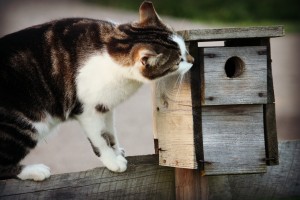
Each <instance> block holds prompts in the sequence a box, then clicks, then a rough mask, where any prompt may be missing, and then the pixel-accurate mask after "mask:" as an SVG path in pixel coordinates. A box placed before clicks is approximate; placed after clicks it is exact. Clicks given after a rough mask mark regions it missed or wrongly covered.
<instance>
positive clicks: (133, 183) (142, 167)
mask: <svg viewBox="0 0 300 200" xmlns="http://www.w3.org/2000/svg"><path fill="white" fill-rule="evenodd" d="M279 150H280V151H279V156H280V165H277V166H270V167H268V170H267V173H264V174H247V175H224V176H207V177H205V178H207V181H208V183H207V185H208V188H207V190H204V191H203V192H204V194H205V193H206V196H207V195H208V199H216V200H219V199H244V200H248V199H249V200H252V199H300V141H288V142H281V143H280V144H279ZM128 160H129V167H128V170H127V171H126V172H125V173H112V172H110V171H108V170H107V169H105V168H96V169H93V170H89V171H84V172H77V173H69V174H59V175H53V176H52V177H51V178H50V179H48V180H46V181H43V182H33V181H20V180H14V179H10V180H3V181H0V199H160V200H164V199H175V173H174V171H175V170H174V168H170V167H161V166H158V156H157V155H147V156H136V157H128ZM177 173H179V171H177ZM195 173H197V172H196V171H195ZM202 178H203V177H202ZM184 181H185V184H187V185H183V187H186V188H193V186H191V185H189V184H191V183H190V181H189V180H184ZM184 181H183V182H184ZM198 185H199V182H198ZM178 187H181V186H180V185H177V188H176V189H180V188H178ZM186 191H187V190H186ZM199 191H200V190H199ZM200 195H203V193H202V194H200ZM180 199H186V198H184V196H183V197H182V198H181V197H180Z"/></svg>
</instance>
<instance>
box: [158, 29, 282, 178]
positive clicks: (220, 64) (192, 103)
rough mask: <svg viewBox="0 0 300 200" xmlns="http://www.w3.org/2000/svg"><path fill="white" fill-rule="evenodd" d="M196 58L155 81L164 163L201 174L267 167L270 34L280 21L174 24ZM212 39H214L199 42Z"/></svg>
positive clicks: (274, 158)
mask: <svg viewBox="0 0 300 200" xmlns="http://www.w3.org/2000/svg"><path fill="white" fill-rule="evenodd" d="M179 34H180V35H182V36H183V38H184V39H185V41H186V44H187V46H188V47H189V51H190V54H191V55H192V56H193V57H194V58H195V63H194V65H193V67H192V69H191V70H190V72H189V73H188V74H187V75H186V76H185V77H183V78H182V79H181V77H178V76H171V77H168V78H166V79H162V80H160V81H158V82H157V83H156V84H155V85H154V87H153V90H154V106H153V108H154V110H153V113H154V135H155V138H156V139H157V149H158V152H159V163H160V165H163V166H172V167H178V168H189V169H197V168H198V169H201V170H202V171H203V172H204V173H205V174H206V175H217V174H240V173H261V172H266V166H267V165H276V164H278V144H277V133H276V121H275V104H274V103H275V98H274V90H273V79H272V68H271V62H272V60H271V52H270V38H272V37H280V36H283V35H284V29H283V27H282V26H275V27H250V28H225V29H201V30H187V31H180V32H179ZM212 41H214V42H215V41H219V42H221V45H219V43H218V45H217V46H205V47H203V46H202V42H212Z"/></svg>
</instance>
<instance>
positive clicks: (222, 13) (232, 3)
mask: <svg viewBox="0 0 300 200" xmlns="http://www.w3.org/2000/svg"><path fill="white" fill-rule="evenodd" d="M82 1H85V2H89V3H94V4H98V5H102V6H103V5H104V6H110V7H116V8H122V9H127V10H134V11H136V10H137V5H140V3H141V2H142V0H130V1H124V0H82ZM152 2H153V3H154V4H155V8H156V10H157V11H158V13H160V14H161V15H169V16H173V17H178V18H187V19H190V20H193V21H198V22H204V23H209V24H217V25H219V24H232V25H239V26H240V25H275V24H276V25H278V24H283V25H285V28H286V30H287V32H300V26H299V25H300V12H299V6H298V5H299V1H298V0H284V1H283V0H184V1H174V0H163V1H162V0H153V1H152Z"/></svg>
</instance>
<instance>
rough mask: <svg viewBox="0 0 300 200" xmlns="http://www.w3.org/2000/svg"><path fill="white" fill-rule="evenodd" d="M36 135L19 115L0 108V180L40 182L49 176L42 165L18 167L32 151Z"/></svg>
mask: <svg viewBox="0 0 300 200" xmlns="http://www.w3.org/2000/svg"><path fill="white" fill-rule="evenodd" d="M37 141H38V133H37V130H36V129H35V127H34V126H33V124H32V123H31V122H30V121H29V120H27V118H25V117H22V116H21V115H20V114H17V113H13V112H8V111H7V110H4V109H1V108H0V178H1V179H4V178H19V179H22V180H27V179H30V180H35V181H42V180H44V179H46V178H48V177H49V176H50V169H49V168H48V167H47V166H45V165H43V164H38V165H28V166H23V165H20V164H19V163H20V161H21V160H22V159H23V158H24V157H25V156H26V155H27V154H28V153H29V152H30V150H31V149H33V148H34V147H35V146H36V144H37Z"/></svg>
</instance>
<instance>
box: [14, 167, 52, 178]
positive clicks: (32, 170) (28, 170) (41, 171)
mask: <svg viewBox="0 0 300 200" xmlns="http://www.w3.org/2000/svg"><path fill="white" fill-rule="evenodd" d="M50 175H51V173H50V168H49V167H47V166H46V165H44V164H34V165H26V166H23V167H22V170H21V172H20V173H19V174H18V175H17V177H18V178H19V179H21V180H34V181H43V180H45V179H46V178H49V177H50Z"/></svg>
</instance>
